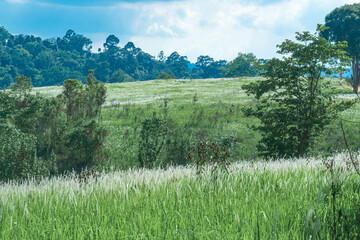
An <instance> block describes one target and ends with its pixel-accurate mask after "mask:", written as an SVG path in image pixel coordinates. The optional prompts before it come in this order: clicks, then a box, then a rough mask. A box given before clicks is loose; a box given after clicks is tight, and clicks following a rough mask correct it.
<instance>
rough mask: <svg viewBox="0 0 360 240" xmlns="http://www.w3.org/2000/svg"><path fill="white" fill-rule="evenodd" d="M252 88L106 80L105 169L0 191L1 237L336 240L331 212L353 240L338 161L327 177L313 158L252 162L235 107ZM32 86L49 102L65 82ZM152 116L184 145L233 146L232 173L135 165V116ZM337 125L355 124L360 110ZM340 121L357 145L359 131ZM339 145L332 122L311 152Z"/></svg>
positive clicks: (355, 202)
mask: <svg viewBox="0 0 360 240" xmlns="http://www.w3.org/2000/svg"><path fill="white" fill-rule="evenodd" d="M251 81H254V78H240V79H205V80H155V81H147V82H134V83H123V84H108V85H107V88H108V98H107V102H106V106H105V107H104V109H103V114H102V125H103V126H104V127H106V128H107V130H108V136H107V138H106V141H105V150H106V152H107V154H108V156H109V161H108V165H107V167H109V168H111V169H113V171H107V173H105V172H104V173H102V174H101V176H99V177H97V178H90V179H88V180H86V182H82V181H80V180H79V179H78V178H77V177H75V176H73V175H69V176H64V177H58V178H52V179H44V180H41V181H39V180H28V181H25V182H23V183H21V184H17V183H7V184H2V185H0V216H1V217H0V220H1V222H0V239H333V232H334V229H333V228H332V226H333V222H332V221H333V219H334V216H335V219H336V220H337V223H338V224H337V227H336V232H337V234H338V238H340V239H360V235H359V234H360V207H359V206H360V188H359V186H360V184H359V183H360V182H359V181H360V177H359V176H358V175H356V174H355V173H354V171H353V170H351V167H349V166H350V165H349V163H348V159H347V156H346V155H345V154H337V155H334V159H335V162H336V164H337V166H336V174H335V176H332V175H331V174H330V171H329V169H328V167H327V166H328V162H327V161H324V160H322V158H317V157H312V158H309V159H292V160H277V161H273V162H264V161H261V160H260V161H257V160H258V159H257V158H258V157H257V153H256V143H257V141H258V139H259V138H260V136H259V133H256V132H253V131H251V130H250V128H249V125H250V124H252V123H256V120H255V119H249V118H245V117H244V116H243V114H242V111H241V108H242V107H243V106H244V105H247V104H252V101H253V100H252V99H251V98H250V97H248V96H247V95H246V94H245V93H244V91H243V90H241V86H242V85H243V84H246V83H249V82H251ZM332 85H333V87H334V88H335V90H336V91H337V92H338V93H339V98H354V96H353V95H352V94H350V93H351V90H349V89H347V88H346V86H345V83H344V82H340V81H337V80H334V79H333V80H332ZM36 91H37V92H40V93H43V94H45V95H47V96H56V95H57V94H59V93H60V92H61V87H47V88H37V89H36ZM165 106H166V107H165ZM154 112H155V114H156V116H158V117H160V118H163V119H166V120H167V122H168V126H169V128H170V129H172V130H174V129H177V130H178V131H179V132H180V133H181V134H182V135H183V136H184V137H185V138H186V140H187V141H188V142H189V144H195V143H196V142H197V141H199V140H204V141H216V142H221V141H225V140H229V142H230V143H231V144H230V145H229V146H228V147H229V149H230V150H231V160H232V162H233V163H232V164H231V166H230V169H229V173H228V174H226V173H217V174H214V173H212V172H211V171H210V170H208V171H205V173H203V174H202V175H201V176H198V175H196V173H195V172H196V170H195V168H194V167H193V166H191V165H188V166H186V167H184V166H183V167H167V168H164V169H160V168H159V169H153V170H146V169H137V168H136V167H137V166H138V162H137V156H138V143H139V135H140V130H141V121H142V120H144V119H146V118H149V117H151V116H153V115H154ZM341 118H343V119H345V120H346V121H355V122H356V121H359V120H358V119H360V106H359V104H357V105H356V106H355V107H354V108H352V109H350V110H348V111H345V112H344V113H343V114H342V115H341ZM344 124H345V130H346V132H347V134H348V140H349V142H350V144H351V147H352V148H353V149H356V150H357V149H358V148H359V144H360V139H358V138H359V137H357V136H358V135H360V134H359V133H360V124H357V123H351V122H344ZM343 149H344V144H343V139H342V135H341V133H340V129H339V125H338V122H337V121H334V122H333V123H331V124H330V125H329V127H328V128H327V129H326V130H325V131H324V133H323V135H322V137H321V138H319V141H318V143H317V145H316V146H315V147H314V148H313V153H312V155H318V154H319V153H329V154H330V153H332V152H336V151H342V150H343ZM185 154H186V153H185ZM165 158H166V154H165V153H163V155H161V159H165ZM358 158H359V159H360V156H358ZM165 160H166V159H165ZM159 163H161V162H159ZM165 163H168V162H165ZM159 165H161V164H159ZM165 165H166V164H165ZM349 168H350V170H349ZM121 169H127V170H126V171H121ZM332 183H334V184H332ZM332 186H334V187H335V189H336V190H337V194H336V196H335V197H336V198H335V199H336V209H335V210H336V211H335V215H334V212H333V205H332V203H333V197H332V189H334V187H332ZM340 210H341V216H340V215H339V211H340Z"/></svg>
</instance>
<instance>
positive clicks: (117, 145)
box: [35, 77, 360, 170]
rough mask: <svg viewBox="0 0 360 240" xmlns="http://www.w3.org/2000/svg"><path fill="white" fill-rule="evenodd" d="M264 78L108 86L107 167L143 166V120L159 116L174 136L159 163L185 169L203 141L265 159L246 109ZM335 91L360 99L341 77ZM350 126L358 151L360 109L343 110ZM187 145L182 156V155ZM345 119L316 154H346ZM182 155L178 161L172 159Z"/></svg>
mask: <svg viewBox="0 0 360 240" xmlns="http://www.w3.org/2000/svg"><path fill="white" fill-rule="evenodd" d="M257 79H258V78H251V77H244V78H225V79H200V80H196V79H194V80H192V79H191V80H189V79H175V80H153V81H145V82H131V83H115V84H107V85H106V87H107V91H108V93H107V99H106V103H105V107H104V109H103V110H102V125H103V126H104V127H105V128H106V129H107V131H108V136H107V138H106V140H105V149H106V152H107V154H108V163H107V167H109V168H112V169H122V170H125V169H128V168H133V167H138V166H139V163H138V152H139V138H140V131H141V128H142V121H143V120H145V119H148V118H151V117H152V116H154V114H155V115H156V116H157V117H158V118H161V119H165V120H166V122H167V123H166V124H167V126H168V128H169V134H168V136H167V139H166V142H168V144H166V145H165V147H164V148H163V150H162V151H161V153H160V155H159V157H158V161H157V165H158V166H166V165H168V164H175V165H178V164H180V165H184V164H187V163H188V160H187V151H189V149H190V148H191V146H193V145H196V143H197V142H198V141H206V142H215V143H217V144H219V145H225V146H226V147H227V149H228V150H229V151H230V153H231V154H230V155H231V156H230V161H232V162H237V161H251V160H259V157H258V153H257V150H256V144H257V142H258V140H259V139H260V137H261V136H260V134H259V133H258V132H255V131H253V130H252V129H251V125H252V124H257V123H258V121H257V119H254V118H248V117H245V116H244V114H243V112H242V108H243V107H244V106H247V105H251V104H253V102H254V100H253V99H252V98H251V97H249V96H247V95H246V93H245V92H244V90H242V89H241V86H242V85H244V84H247V83H250V82H252V81H255V80H257ZM329 80H330V81H331V89H329V92H330V91H335V92H336V93H338V97H339V98H340V99H353V98H356V96H355V95H354V94H352V90H351V88H350V86H349V84H348V83H347V82H346V81H344V80H342V81H340V80H339V79H337V78H332V79H329ZM35 91H36V92H39V93H41V94H45V95H48V96H56V95H57V94H59V93H60V92H61V87H44V88H36V89H35ZM341 119H344V128H345V131H346V135H347V137H348V141H349V145H350V147H351V149H352V150H357V149H359V148H360V138H359V136H360V134H359V133H360V124H359V123H358V122H360V120H358V119H360V105H359V104H356V105H355V106H354V107H353V108H351V109H349V110H347V111H345V112H343V113H342V114H341ZM179 146H183V147H184V149H183V151H182V152H179V151H177V149H178V148H179ZM345 148H346V147H345V144H344V140H343V136H342V133H341V131H340V127H339V121H338V120H335V121H333V122H332V123H331V124H330V125H329V126H328V127H327V128H326V129H325V130H324V133H323V134H322V135H321V137H320V138H319V139H318V140H317V142H316V145H315V146H314V147H313V149H312V150H311V155H312V156H319V155H328V154H332V153H336V152H341V151H343V150H345ZM175 155H176V159H171V158H172V156H175Z"/></svg>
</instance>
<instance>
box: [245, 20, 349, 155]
mask: <svg viewBox="0 0 360 240" xmlns="http://www.w3.org/2000/svg"><path fill="white" fill-rule="evenodd" d="M323 29H324V27H322V26H320V25H319V26H318V31H317V32H316V33H315V34H314V35H312V34H310V33H309V32H303V33H296V40H297V41H291V40H285V41H284V42H283V43H282V44H280V45H278V47H279V50H278V53H279V54H282V55H284V56H283V58H282V59H275V58H274V59H271V60H269V61H268V62H267V63H265V64H264V66H263V67H264V70H265V71H264V76H265V78H266V79H265V80H258V81H256V82H253V83H250V84H247V85H245V86H244V87H243V89H245V90H246V92H247V93H248V94H251V95H254V96H255V98H256V100H257V102H256V103H255V104H254V105H253V106H251V107H248V108H246V109H245V110H244V112H245V115H246V116H249V117H256V118H258V119H259V120H260V122H261V124H260V125H257V126H253V128H254V129H255V130H259V131H260V132H261V135H262V139H261V140H260V142H259V144H258V150H259V152H260V154H261V155H263V156H265V157H268V158H271V157H274V158H276V157H291V156H303V155H304V154H306V153H307V151H308V150H309V148H310V147H311V146H312V143H313V141H314V139H315V137H317V136H319V135H320V134H321V132H322V130H323V129H324V127H325V126H326V125H328V124H329V123H330V121H331V120H332V119H334V118H335V117H336V116H337V114H338V112H339V111H341V110H343V109H346V108H348V107H350V106H351V104H353V102H352V101H335V98H334V94H331V93H329V92H325V91H324V90H326V89H327V88H328V87H329V82H328V81H326V79H324V77H322V73H326V74H332V73H336V72H341V71H342V70H343V67H344V65H345V64H346V61H348V60H349V59H348V58H347V57H346V56H345V54H346V52H345V51H344V50H343V49H344V48H345V47H346V43H345V42H341V43H338V44H336V45H333V44H331V43H329V42H328V41H327V40H326V39H325V38H322V37H320V36H319V33H320V31H321V30H323ZM339 59H341V60H343V61H342V62H339V61H338V60H339Z"/></svg>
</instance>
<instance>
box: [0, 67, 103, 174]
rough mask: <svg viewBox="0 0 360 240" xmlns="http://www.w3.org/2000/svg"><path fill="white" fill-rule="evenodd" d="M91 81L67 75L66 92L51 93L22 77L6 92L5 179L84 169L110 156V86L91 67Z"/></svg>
mask: <svg viewBox="0 0 360 240" xmlns="http://www.w3.org/2000/svg"><path fill="white" fill-rule="evenodd" d="M86 83H87V84H86V85H85V86H83V85H81V84H80V83H79V82H78V81H77V80H67V81H65V84H64V90H63V93H62V94H61V95H59V96H57V97H51V98H49V97H48V98H45V97H44V96H42V95H40V94H33V93H32V85H31V79H27V78H26V77H25V76H20V77H18V78H16V83H14V84H13V85H11V90H10V91H5V90H4V91H1V92H0V100H1V101H0V124H1V129H0V130H1V141H0V143H1V144H0V151H1V159H0V160H1V164H0V165H1V169H2V170H3V172H2V174H3V175H2V176H1V177H0V180H1V181H7V180H11V179H23V178H25V177H28V176H29V177H31V176H47V175H54V174H56V173H57V172H58V169H59V170H60V172H61V173H62V172H64V171H68V170H75V171H79V172H80V171H81V170H82V169H84V168H86V167H92V166H94V165H96V164H99V163H100V162H102V161H103V160H104V157H105V155H104V154H103V152H102V142H103V141H104V137H105V136H106V131H105V130H104V129H103V128H102V127H99V123H97V122H96V121H95V119H96V118H97V117H98V116H100V114H101V106H102V105H103V104H104V102H105V97H106V88H105V86H104V84H103V83H100V82H99V81H98V80H96V78H95V77H94V76H93V71H90V72H89V76H88V78H87V81H86Z"/></svg>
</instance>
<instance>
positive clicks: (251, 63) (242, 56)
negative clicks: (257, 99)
mask: <svg viewBox="0 0 360 240" xmlns="http://www.w3.org/2000/svg"><path fill="white" fill-rule="evenodd" d="M258 64H259V60H258V59H257V58H256V56H255V55H254V54H253V53H239V54H238V56H237V57H236V58H235V59H234V60H232V61H230V62H229V63H228V64H227V66H226V68H224V73H223V75H224V76H225V77H243V76H249V77H254V76H257V75H259V70H258V69H257V67H256V66H257V65H258Z"/></svg>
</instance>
